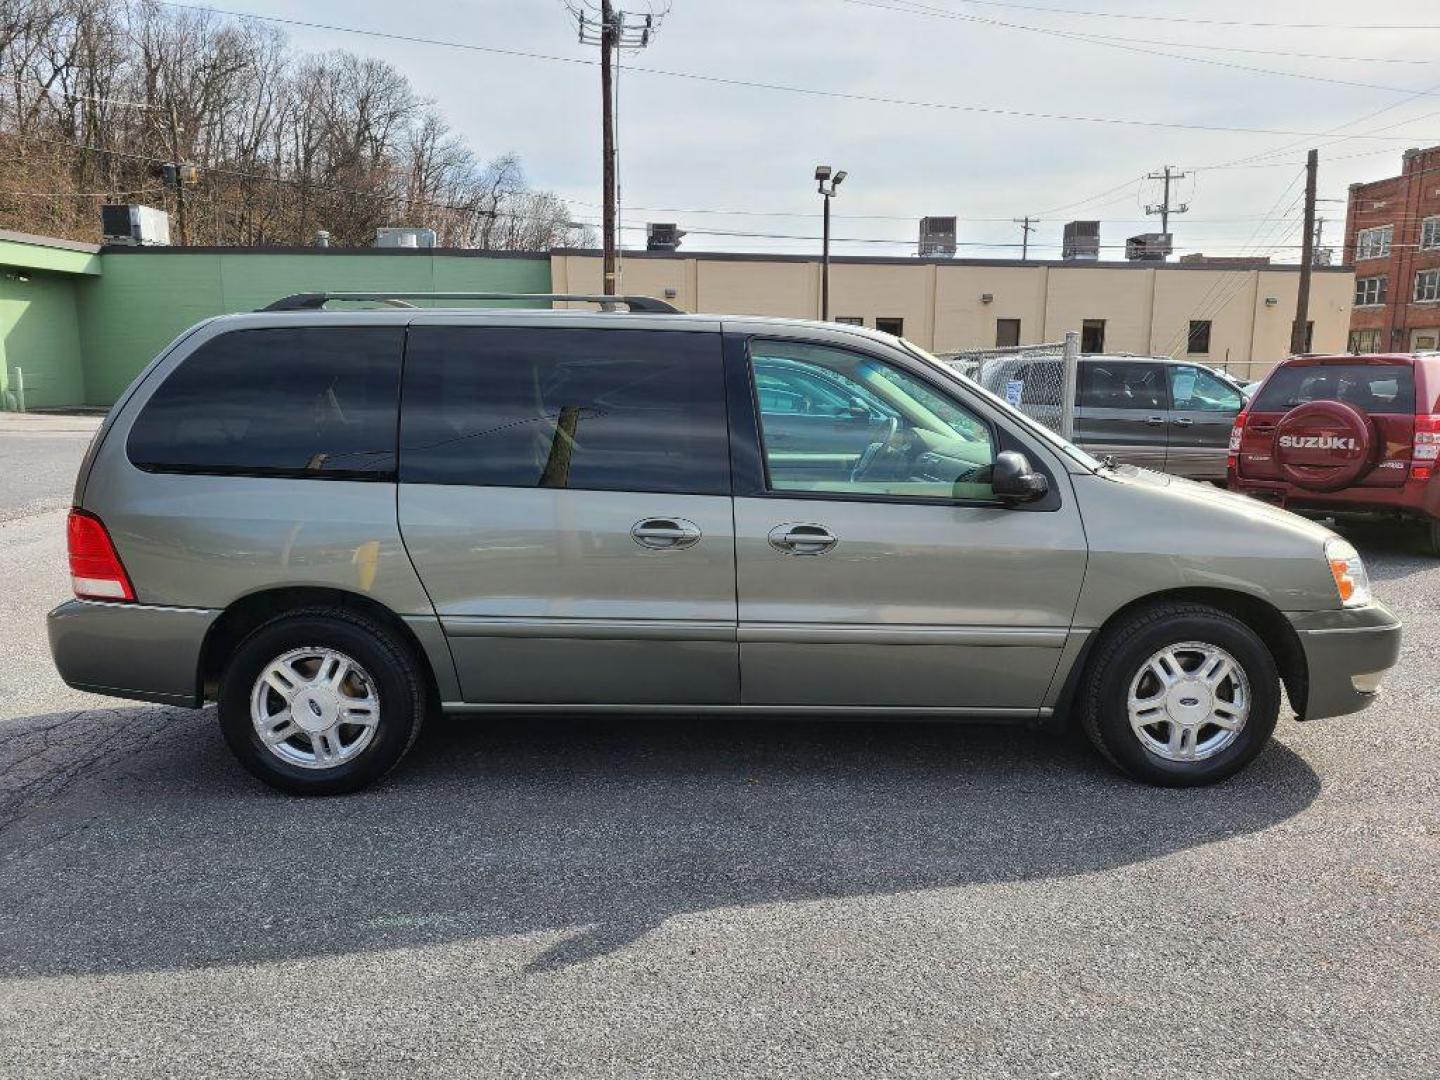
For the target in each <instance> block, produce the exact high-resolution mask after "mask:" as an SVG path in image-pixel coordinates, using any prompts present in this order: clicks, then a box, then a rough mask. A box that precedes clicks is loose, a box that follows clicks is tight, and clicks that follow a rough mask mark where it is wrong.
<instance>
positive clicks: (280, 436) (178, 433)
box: [128, 326, 404, 479]
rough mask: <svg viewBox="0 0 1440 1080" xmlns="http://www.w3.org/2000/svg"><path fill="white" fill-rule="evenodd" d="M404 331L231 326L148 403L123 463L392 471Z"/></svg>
mask: <svg viewBox="0 0 1440 1080" xmlns="http://www.w3.org/2000/svg"><path fill="white" fill-rule="evenodd" d="M403 341H404V328H403V327H398V326H397V327H297V328H293V329H285V328H280V329H274V330H235V331H232V332H230V333H228V334H224V335H222V336H220V337H217V338H213V339H211V340H210V341H208V342H206V343H205V344H204V345H201V346H200V348H198V349H196V350H195V352H194V353H192V354H191V355H190V356H189V357H187V358H186V359H185V360H184V361H182V362H181V364H180V366H179V367H178V368H176V369H175V370H174V371H173V372H171V374H170V376H169V377H168V378H167V379H166V380H165V382H164V383H163V384H162V385H161V386H160V388H159V389H158V390H156V391H155V393H154V394H153V395H152V396H151V398H150V400H149V401H148V402H146V404H145V407H144V409H143V410H142V411H141V413H140V415H139V417H138V418H137V419H136V421H135V426H134V427H133V428H131V430H130V441H129V444H128V447H129V453H130V460H131V461H132V462H134V463H135V464H136V465H138V466H140V467H141V468H143V469H151V470H155V471H162V472H201V473H238V474H244V475H251V474H260V475H279V476H307V477H323V478H327V479H381V478H387V477H391V476H393V475H394V471H395V427H396V414H397V410H398V407H399V406H398V401H399V386H400V355H401V350H402V347H403Z"/></svg>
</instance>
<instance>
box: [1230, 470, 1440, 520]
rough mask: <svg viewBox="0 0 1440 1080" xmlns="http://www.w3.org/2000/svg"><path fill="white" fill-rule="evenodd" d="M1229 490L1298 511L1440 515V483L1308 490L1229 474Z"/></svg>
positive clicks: (1423, 518) (1282, 483)
mask: <svg viewBox="0 0 1440 1080" xmlns="http://www.w3.org/2000/svg"><path fill="white" fill-rule="evenodd" d="M1228 486H1229V488H1230V490H1231V491H1238V492H1240V493H1241V494H1242V495H1249V496H1250V497H1251V498H1255V499H1260V500H1261V501H1263V502H1268V503H1273V504H1274V505H1276V506H1279V507H1282V508H1284V509H1286V510H1294V511H1295V512H1296V513H1300V514H1312V515H1315V514H1347V513H1353V514H1380V515H1390V516H1394V515H1399V516H1401V517H1410V518H1416V519H1420V520H1431V519H1437V518H1440V483H1437V482H1435V481H1423V480H1420V481H1417V480H1407V481H1406V482H1405V483H1404V484H1397V485H1396V486H1394V487H1363V486H1356V487H1347V488H1341V489H1340V490H1339V491H1307V490H1306V489H1305V488H1300V487H1295V486H1293V485H1291V484H1286V483H1284V482H1283V481H1272V480H1246V479H1244V478H1240V477H1237V476H1236V475H1235V473H1234V472H1233V471H1231V472H1230V474H1229V479H1228Z"/></svg>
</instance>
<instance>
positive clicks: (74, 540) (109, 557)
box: [65, 510, 135, 600]
mask: <svg viewBox="0 0 1440 1080" xmlns="http://www.w3.org/2000/svg"><path fill="white" fill-rule="evenodd" d="M65 544H66V547H67V548H69V551H70V587H71V588H72V589H74V590H75V595H76V596H78V597H79V598H80V599H82V600H134V599H135V590H134V589H133V588H131V586H130V576H129V575H128V574H126V573H125V567H124V565H123V564H121V562H120V556H119V554H118V553H117V552H116V551H115V545H114V544H113V543H111V541H110V533H109V532H108V531H106V529H105V524H104V522H102V521H101V520H100V519H99V518H98V517H96V516H95V515H94V514H91V513H89V512H87V511H85V510H71V511H70V517H69V518H68V519H67V520H66V522H65Z"/></svg>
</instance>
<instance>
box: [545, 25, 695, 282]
mask: <svg viewBox="0 0 1440 1080" xmlns="http://www.w3.org/2000/svg"><path fill="white" fill-rule="evenodd" d="M637 2H640V0H637ZM565 5H566V7H568V8H569V9H570V14H571V15H573V16H574V17H575V21H576V23H577V25H578V26H579V28H580V41H581V43H582V44H586V45H599V46H600V98H601V101H600V108H601V121H600V143H601V149H600V153H601V165H600V186H601V187H602V188H603V189H604V190H603V192H602V197H601V204H602V206H603V207H604V209H603V210H602V212H601V219H600V220H601V230H602V231H603V232H604V238H603V240H602V241H601V274H602V277H601V284H600V291H601V293H602V294H603V295H605V296H614V295H615V292H616V286H617V270H616V258H617V255H618V250H619V241H618V238H617V237H616V231H617V230H616V227H615V223H616V219H617V217H618V216H619V213H618V209H617V206H616V204H617V202H618V198H617V192H618V189H619V183H618V181H617V179H616V175H615V174H616V167H615V163H616V160H617V156H618V151H617V148H616V140H615V97H616V93H617V80H616V79H615V69H614V64H615V60H616V58H617V57H618V56H619V53H620V50H621V49H636V50H638V49H643V48H645V46H647V45H649V44H650V39H651V38H652V37H653V36H654V34H655V31H656V30H658V29H659V28H660V21H661V20H662V19H664V18H665V16H666V14H667V13H668V12H669V10H670V3H669V0H664V2H663V4H658V6H659V7H660V10H658V11H656V10H653V9H654V7H656V6H657V3H656V2H654V0H652V3H651V5H650V6H651V8H652V10H650V11H647V12H646V13H645V14H643V15H640V14H633V13H629V12H625V11H620V10H617V9H616V7H615V5H614V3H613V0H600V3H599V5H598V7H597V5H596V4H595V3H594V0H565Z"/></svg>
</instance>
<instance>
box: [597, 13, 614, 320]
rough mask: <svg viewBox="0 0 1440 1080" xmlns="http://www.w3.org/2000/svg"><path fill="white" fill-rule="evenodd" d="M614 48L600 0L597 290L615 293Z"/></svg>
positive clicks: (609, 17) (610, 15) (608, 15)
mask: <svg viewBox="0 0 1440 1080" xmlns="http://www.w3.org/2000/svg"><path fill="white" fill-rule="evenodd" d="M614 51H615V12H614V9H613V8H612V7H611V5H610V0H600V96H601V99H602V110H603V119H602V120H601V122H600V127H601V139H600V141H601V143H602V150H601V152H602V153H603V154H604V162H603V163H602V165H601V170H600V183H601V185H602V186H603V187H604V189H605V197H604V200H603V201H604V203H605V211H604V216H603V217H602V219H601V220H602V222H603V229H604V232H605V237H604V240H603V241H602V242H601V243H602V250H603V256H602V260H601V275H602V276H601V281H600V291H601V292H602V293H603V294H604V295H606V296H614V295H615V90H614V87H613V85H612V74H611V67H610V64H611V59H610V58H611V55H612V54H613V53H614Z"/></svg>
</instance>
